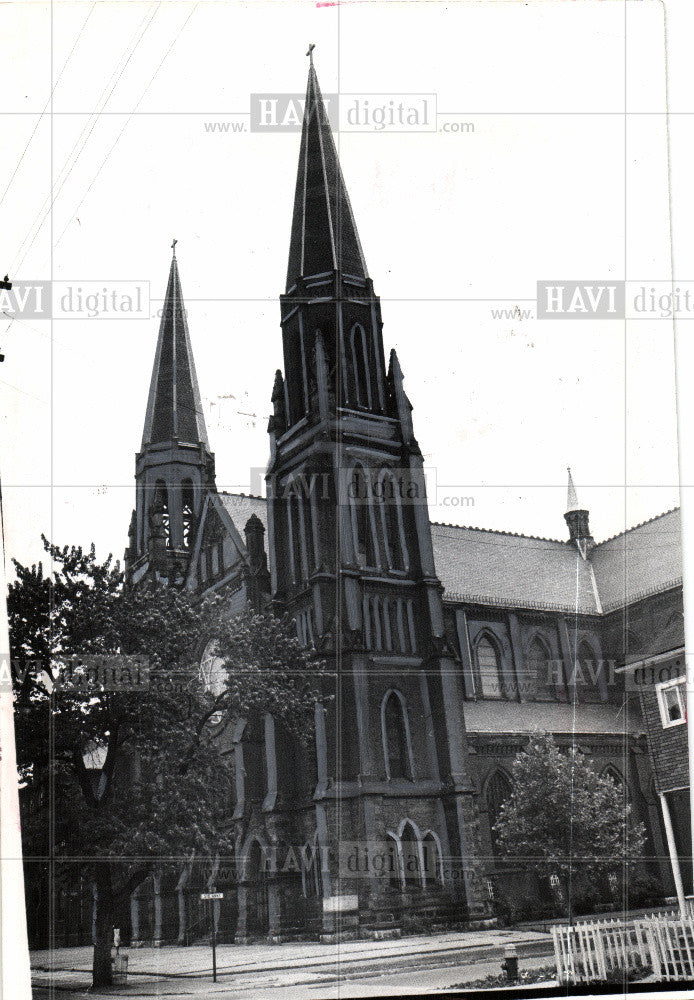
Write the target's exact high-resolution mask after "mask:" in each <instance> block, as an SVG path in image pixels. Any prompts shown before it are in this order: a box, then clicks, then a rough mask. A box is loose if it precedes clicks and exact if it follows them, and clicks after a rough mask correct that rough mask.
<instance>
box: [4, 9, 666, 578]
mask: <svg viewBox="0 0 694 1000" xmlns="http://www.w3.org/2000/svg"><path fill="white" fill-rule="evenodd" d="M92 6H94V9H93V12H92V14H91V15H90V17H89V21H88V22H87V24H86V27H85V28H84V31H83V34H82V37H81V38H80V40H79V42H78V44H77V47H76V48H75V50H74V52H73V54H72V56H71V59H70V62H69V64H68V66H67V68H66V70H65V72H64V74H63V75H62V77H61V78H60V81H59V84H58V86H57V88H56V90H55V93H54V106H53V110H54V115H53V121H52V127H51V118H50V115H48V114H46V115H45V116H44V117H43V118H42V119H41V120H40V123H39V126H38V128H37V131H36V134H35V136H34V138H33V140H32V142H31V144H30V145H29V148H28V150H27V153H26V155H25V158H24V160H23V162H22V163H21V165H20V167H19V170H18V171H17V174H16V176H15V178H14V180H13V182H12V185H11V187H10V189H9V192H8V194H7V196H6V197H5V199H4V201H2V203H0V271H1V272H2V273H4V272H5V270H8V269H9V268H10V267H11V266H12V262H13V260H14V261H16V260H17V259H18V258H19V257H20V256H21V254H22V253H23V251H21V252H20V248H21V246H22V243H23V242H24V241H25V238H26V237H27V234H28V232H29V231H30V227H31V225H32V220H33V219H34V218H35V217H36V216H37V215H38V214H39V211H40V209H41V206H42V203H43V202H44V200H45V199H46V198H47V197H48V195H49V193H50V183H51V160H52V163H53V173H54V186H55V189H56V191H57V196H56V199H55V204H54V210H53V217H52V225H51V217H50V215H48V216H47V220H46V223H45V225H44V226H43V227H42V228H41V229H40V230H39V232H38V236H37V238H36V240H35V242H34V243H33V246H32V247H31V249H30V251H29V252H28V254H27V255H26V258H25V259H24V261H23V263H22V264H21V267H20V268H19V270H13V271H11V273H10V277H11V278H14V279H16V280H20V281H21V280H35V279H41V278H49V277H50V276H51V273H52V274H53V276H54V277H55V278H56V279H69V280H72V281H74V282H75V284H78V283H79V282H80V281H87V280H96V281H104V282H105V283H106V282H109V281H113V280H118V279H138V280H143V281H150V282H151V289H152V296H153V299H158V298H159V299H160V298H161V297H162V296H163V294H164V290H165V284H166V278H167V273H168V267H169V259H170V250H169V245H170V243H171V239H172V237H174V236H175V237H176V238H177V239H178V240H179V244H178V248H177V249H178V257H179V264H180V272H181V278H182V283H183V293H184V297H185V298H186V304H187V307H188V312H189V326H190V331H191V338H192V342H193V349H194V353H195V358H196V364H197V371H198V378H199V382H200V387H201V391H202V394H203V399H204V405H205V411H206V417H207V422H208V432H209V436H210V441H211V445H212V448H213V450H214V451H215V453H216V458H217V482H218V486H219V487H220V488H222V489H244V488H246V489H248V486H249V482H250V473H249V469H250V468H251V467H257V466H259V465H264V464H265V462H266V460H267V454H268V443H267V433H266V424H267V415H268V413H269V409H270V406H269V396H270V391H271V388H272V381H273V375H274V370H275V368H276V367H278V366H280V365H281V363H282V358H281V338H280V329H279V303H278V301H277V299H278V295H279V294H280V292H281V291H282V290H283V286H284V277H285V271H286V259H287V251H288V244H289V228H290V220H291V211H292V201H293V193H294V181H295V175H296V165H297V156H298V146H299V135H298V134H295V133H289V134H272V135H268V134H251V133H249V132H248V131H246V132H245V133H244V134H238V133H236V134H231V133H226V134H219V133H216V134H211V133H208V132H206V131H205V128H204V123H205V122H211V121H232V120H233V121H237V122H238V121H246V122H247V120H248V119H247V117H244V115H245V114H247V112H248V108H249V95H250V93H252V92H275V91H277V92H292V93H294V92H303V90H304V88H305V81H306V73H307V68H308V66H307V60H306V59H305V57H304V53H305V51H306V47H307V43H308V42H309V41H312V42H315V43H316V52H315V59H316V66H317V70H318V75H319V79H320V82H321V86H322V89H323V91H324V92H326V93H327V92H333V91H336V90H338V89H339V90H340V91H342V92H344V93H364V94H373V93H382V92H385V93H388V94H400V93H435V94H436V95H437V102H438V109H439V112H440V114H439V125H440V126H442V125H443V123H444V122H456V121H466V122H473V123H474V126H475V131H474V134H469V133H468V134H466V133H463V134H455V133H453V134H451V133H448V132H443V131H438V132H436V133H432V132H426V133H408V134H390V133H389V132H387V131H384V132H368V133H359V134H342V135H341V136H340V138H339V142H340V153H341V162H342V167H343V171H344V174H345V178H346V182H347V186H348V190H349V192H350V196H351V200H352V205H353V208H354V212H355V216H356V220H357V225H358V228H359V232H360V236H361V240H362V245H363V247H364V252H365V256H366V260H367V264H368V267H369V270H370V273H371V276H372V277H373V279H374V284H375V288H376V292H377V293H378V294H379V295H380V296H381V300H382V308H383V317H384V321H385V328H384V339H385V345H386V351H388V350H389V349H390V348H391V347H393V346H394V347H396V348H397V350H398V353H399V356H400V360H401V363H402V366H403V370H404V373H405V379H406V389H407V391H408V394H409V396H410V398H411V400H412V403H413V405H414V419H415V432H416V434H417V437H418V439H419V441H420V444H421V446H422V449H423V451H424V453H425V456H426V457H425V461H426V464H427V466H429V467H431V468H432V469H434V470H435V477H436V480H437V482H438V483H439V490H438V493H437V496H436V503H433V502H432V517H433V518H434V519H436V520H444V521H452V522H459V523H465V524H475V525H480V526H483V527H490V528H497V529H507V530H511V531H518V532H526V533H532V534H540V535H548V536H551V537H562V538H563V537H565V534H566V528H565V525H564V521H563V517H562V514H563V510H564V504H565V490H566V472H565V467H566V465H567V464H571V465H572V467H573V470H574V478H575V479H576V482H577V485H578V488H579V496H580V498H581V500H582V501H583V502H584V503H585V504H586V505H587V506H588V507H589V508H590V510H591V525H592V528H593V532H594V534H595V536H596V537H597V538H598V539H601V538H604V537H606V536H608V535H611V534H614V533H615V532H617V531H619V530H621V529H622V528H623V527H624V526H625V524H627V525H628V524H634V523H636V522H639V521H641V520H643V519H645V518H647V517H650V516H653V515H654V514H657V513H659V512H661V511H662V510H665V509H667V508H669V507H671V506H674V505H675V504H676V503H677V502H678V487H677V441H676V413H675V392H674V362H673V329H672V324H671V323H670V322H667V321H658V320H651V319H647V320H643V321H640V322H632V323H628V324H626V327H625V324H624V323H622V322H615V321H612V322H594V323H590V322H567V321H564V322H548V321H536V320H519V319H511V320H508V319H504V320H498V319H493V318H492V316H491V309H492V308H500V307H502V308H503V307H508V308H512V307H513V305H514V304H515V303H518V304H519V306H520V307H521V308H532V306H533V301H527V302H526V301H523V300H533V299H534V296H535V283H536V281H537V280H541V279H555V278H577V279H606V278H612V279H617V278H624V277H625V276H626V277H627V278H629V279H630V280H637V279H638V280H643V281H645V282H647V283H650V282H652V281H654V280H660V281H662V280H666V279H667V278H668V277H669V275H670V264H669V261H670V230H669V217H668V175H667V145H666V132H665V120H664V118H663V116H662V114H660V113H653V112H662V111H663V109H664V107H665V87H664V79H665V78H664V58H663V24H662V17H663V10H662V7H661V6H660V4H657V3H635V4H628V5H626V7H625V5H624V4H622V3H620V2H615V3H610V2H607V3H561V2H557V3H552V2H548V3H537V4H516V3H504V2H496V3H489V4H487V3H484V2H476V3H470V4H468V3H459V4H450V5H446V4H438V3H435V2H431V0H426V2H424V0H422V2H413V3H406V4H399V3H394V2H392V0H389V2H384V3H377V2H374V3H369V4H360V3H356V4H344V5H340V6H338V7H318V6H316V5H315V4H314V3H309V2H302V3H296V2H277V0H276V2H268V3H263V2H258V0H254V2H253V3H252V4H248V3H245V4H241V3H238V4H236V3H220V4H216V3H200V4H198V5H197V7H196V8H195V9H194V10H193V5H191V4H187V3H180V4H179V3H162V4H159V5H157V4H152V5H151V6H150V5H147V4H144V3H142V2H138V3H132V4H131V3H127V2H118V3H105V2H103V3H102V2H100V3H97V4H96V5H92V4H90V3H84V4H82V3H80V4H72V3H62V2H57V3H55V4H54V8H53V10H54V14H53V79H55V77H57V75H58V73H59V72H60V70H61V68H62V66H63V64H64V62H65V59H66V57H67V56H68V53H69V52H70V49H71V47H72V46H73V44H74V42H75V38H76V37H77V35H78V33H79V31H80V28H81V27H82V25H83V24H84V22H85V18H86V17H87V14H88V13H89V11H90V9H91V8H92ZM191 11H193V12H192V16H190V19H189V20H187V19H188V18H189V15H191ZM148 12H149V13H150V14H151V13H154V18H153V20H152V21H151V24H150V25H149V27H148V28H147V31H146V33H145V34H144V36H143V37H142V41H141V43H140V44H139V46H138V47H137V49H136V50H135V52H134V54H133V55H132V58H131V59H130V61H129V63H128V65H127V67H126V68H125V71H124V72H123V74H122V76H121V78H120V80H119V82H118V83H117V85H116V86H115V88H114V89H113V91H112V93H111V96H110V97H109V99H108V101H107V102H106V103H105V105H104V102H103V99H102V100H100V95H102V93H103V91H104V88H105V87H106V86H107V84H108V82H109V80H110V78H111V77H112V74H113V72H114V70H115V69H116V67H118V66H119V65H121V64H122V62H123V59H122V56H123V52H124V50H125V49H126V47H127V46H128V44H129V42H130V40H131V39H132V37H133V36H134V34H135V32H136V31H137V29H138V26H139V25H141V26H142V27H144V24H146V23H147V19H148ZM625 12H626V24H627V28H628V45H627V46H626V48H625ZM143 19H145V20H144V21H143ZM186 21H187V23H185V22H186ZM184 24H185V27H184V29H183V31H182V33H181V34H180V35H179V32H180V30H181V27H182V26H183V25H184ZM0 25H1V27H0V93H1V94H2V95H3V97H2V107H3V109H4V111H3V114H2V128H3V139H4V156H3V157H2V161H1V162H0V195H1V194H2V191H3V190H4V189H5V186H6V184H7V183H8V181H9V180H10V177H11V175H12V172H13V170H14V169H15V167H16V165H17V161H18V160H19V157H20V155H21V153H22V150H23V149H24V147H25V144H26V142H27V140H28V138H29V136H30V135H31V133H32V130H33V129H34V127H35V125H36V123H37V120H38V116H39V115H40V113H41V111H42V110H43V108H44V106H45V104H46V101H47V100H48V98H49V95H50V90H51V33H50V29H51V20H50V9H49V7H48V6H45V5H43V4H40V3H37V4H26V3H25V4H18V5H16V6H13V5H2V7H1V8H0ZM140 30H142V28H140ZM177 36H178V38H177ZM176 38H177V40H176V42H175V45H174V47H173V49H171V51H170V52H169V55H168V57H167V58H166V60H165V62H164V63H163V64H162V65H161V68H160V69H159V71H158V73H157V75H156V77H155V78H154V80H153V82H152V83H151V85H150V86H149V88H148V89H146V88H147V87H148V84H149V83H150V80H151V78H152V76H153V74H154V73H155V70H156V69H157V67H158V66H159V64H160V62H161V60H162V58H163V56H164V54H165V53H166V52H167V50H168V49H169V47H170V45H171V43H172V41H173V40H174V39H176ZM625 51H626V53H627V55H628V58H627V60H626V66H625ZM108 90H110V86H109V87H108V89H107V91H106V94H107V93H108ZM143 93H144V96H143ZM104 96H105V95H104ZM625 101H626V106H627V107H628V109H629V111H630V112H633V114H630V115H629V117H628V124H627V127H626V129H625V119H624V114H623V112H624V109H625ZM138 102H140V103H139V104H138ZM102 105H103V106H104V113H103V114H101V116H100V117H99V118H98V120H96V119H93V118H90V115H91V113H92V112H93V111H94V110H95V109H96V108H101V107H102ZM136 107H137V112H136V113H135V114H134V115H132V117H131V112H132V111H133V109H134V108H136ZM92 123H93V124H94V127H93V129H92V130H91V132H89V129H90V128H91V126H92ZM85 125H86V126H87V132H89V138H88V141H87V142H86V144H85V146H84V149H83V151H82V152H81V153H80V155H79V157H78V159H77V160H76V161H74V163H73V160H74V154H73V158H72V159H70V163H71V164H73V165H72V169H71V170H69V172H68V171H63V166H64V164H65V163H66V161H67V160H68V156H69V154H70V152H71V150H73V147H74V145H75V143H76V141H77V140H78V137H79V136H80V134H81V133H82V131H83V129H84V128H85ZM51 140H52V156H51ZM116 140H117V143H116V145H115V148H113V152H112V153H111V154H110V155H109V157H108V159H107V160H106V162H105V164H104V165H103V167H102V163H103V161H104V158H105V157H106V156H107V154H108V153H109V150H111V148H112V147H113V144H114V142H116ZM77 148H80V147H79V146H78V147H77ZM61 171H62V172H61ZM65 174H67V179H66V180H65V183H64V185H63V186H61V185H62V180H63V177H64V176H65ZM85 195H86V197H85ZM83 199H84V200H83ZM78 206H79V207H78ZM44 214H45V209H44V210H43V211H42V212H41V213H40V215H39V218H41V217H42V216H43V215H44ZM32 232H33V230H32ZM63 233H64V235H63ZM27 242H28V241H27ZM52 243H53V253H52V268H53V270H52V272H51V245H52ZM625 268H626V269H625ZM160 304H161V303H160V302H156V301H153V309H152V311H153V312H154V311H155V309H156V308H157V307H158V306H159V305H160ZM0 318H2V317H0ZM3 319H4V318H3ZM7 327H8V324H7V322H3V323H2V324H0V349H2V350H3V352H4V353H5V355H6V361H5V363H4V364H3V365H2V367H1V368H0V392H1V394H2V395H1V396H0V399H1V413H2V427H3V431H2V436H1V441H0V467H1V468H2V475H3V495H4V503H5V514H6V535H7V549H8V553H9V554H10V555H16V556H17V557H18V558H19V559H21V560H22V561H25V562H26V561H29V562H30V561H32V560H34V559H37V558H39V557H40V555H41V544H40V538H39V535H40V533H41V532H42V531H43V532H45V533H46V534H48V535H49V536H51V537H52V538H53V539H54V540H55V541H57V542H59V543H60V544H64V543H70V544H71V543H81V544H89V542H90V541H92V540H94V541H95V542H96V544H97V548H98V551H99V553H100V554H102V555H105V554H106V553H107V552H108V551H110V550H113V551H114V553H115V554H116V555H118V556H121V555H122V551H123V548H124V546H125V544H126V540H127V537H126V536H127V527H128V521H129V516H130V510H131V509H132V506H133V503H134V480H133V474H134V456H135V452H136V451H137V449H138V447H139V444H140V439H141V434H142V425H143V421H144V413H145V405H146V398H147V390H148V386H149V379H150V374H151V366H152V360H153V355H154V347H155V342H156V336H157V330H158V321H157V319H156V317H154V316H153V317H152V318H151V319H150V320H148V321H147V320H144V321H142V320H137V321H130V322H126V321H106V320H93V321H88V320H79V321H76V320H75V321H69V322H68V321H62V322H58V323H55V324H54V325H53V330H52V331H51V326H50V324H49V323H47V322H37V321H31V324H30V325H27V324H26V323H19V322H15V323H13V324H12V325H11V326H10V327H9V329H8V328H7ZM51 335H52V336H53V349H52V351H51ZM625 483H628V484H629V485H628V489H625ZM456 497H472V498H473V499H474V506H465V507H462V508H461V507H458V508H457V509H456V508H455V507H454V506H451V505H450V504H451V498H456ZM433 500H434V498H433V497H432V501H433Z"/></svg>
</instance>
